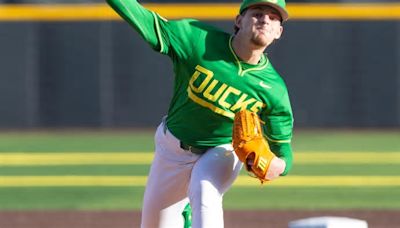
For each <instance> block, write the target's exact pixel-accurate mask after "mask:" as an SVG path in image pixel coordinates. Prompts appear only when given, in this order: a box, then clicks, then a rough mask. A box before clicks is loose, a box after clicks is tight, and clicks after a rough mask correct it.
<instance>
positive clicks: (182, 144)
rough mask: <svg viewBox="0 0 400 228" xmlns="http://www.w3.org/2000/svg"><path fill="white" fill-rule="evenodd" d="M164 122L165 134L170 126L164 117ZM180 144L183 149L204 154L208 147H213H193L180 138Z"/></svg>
mask: <svg viewBox="0 0 400 228" xmlns="http://www.w3.org/2000/svg"><path fill="white" fill-rule="evenodd" d="M163 124H164V128H163V131H164V134H166V133H167V129H168V128H167V123H166V121H165V118H164V119H163ZM179 146H180V147H181V149H184V150H187V151H190V152H192V153H194V154H204V153H205V152H206V151H207V150H208V149H210V148H211V147H205V148H196V147H193V146H191V145H188V144H186V143H184V142H182V141H180V140H179Z"/></svg>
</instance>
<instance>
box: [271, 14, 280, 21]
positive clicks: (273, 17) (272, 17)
mask: <svg viewBox="0 0 400 228" xmlns="http://www.w3.org/2000/svg"><path fill="white" fill-rule="evenodd" d="M268 16H269V19H270V20H271V21H280V20H281V18H280V17H279V16H278V15H276V14H269V15H268Z"/></svg>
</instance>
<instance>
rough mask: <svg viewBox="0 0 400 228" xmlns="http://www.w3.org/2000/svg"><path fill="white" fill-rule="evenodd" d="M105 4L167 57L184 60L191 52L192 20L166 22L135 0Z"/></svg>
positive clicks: (115, 0)
mask: <svg viewBox="0 0 400 228" xmlns="http://www.w3.org/2000/svg"><path fill="white" fill-rule="evenodd" d="M107 3H108V4H109V5H110V6H111V7H112V8H113V9H114V10H115V11H116V12H117V13H118V14H119V15H120V16H121V17H122V18H123V19H124V20H125V21H126V22H128V23H129V24H130V25H131V26H132V27H133V28H134V29H135V30H136V31H137V32H138V33H139V34H140V36H142V37H143V38H144V40H145V41H146V42H147V43H149V44H150V46H151V47H152V48H153V49H154V50H156V51H158V52H160V53H162V54H167V55H169V56H174V57H175V58H178V59H185V58H187V57H188V56H190V53H191V51H192V49H193V48H192V46H191V45H192V43H193V40H192V37H193V36H196V35H197V33H196V32H194V31H193V26H192V25H191V23H192V22H193V20H179V21H168V20H166V19H165V18H163V17H161V16H160V15H158V14H157V13H155V12H153V11H151V10H148V9H146V8H145V7H143V6H142V5H141V4H139V3H138V2H137V0H107Z"/></svg>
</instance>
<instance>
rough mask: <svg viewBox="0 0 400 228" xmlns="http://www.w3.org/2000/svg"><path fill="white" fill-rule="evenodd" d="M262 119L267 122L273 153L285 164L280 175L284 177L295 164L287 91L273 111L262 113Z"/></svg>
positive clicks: (266, 127)
mask: <svg viewBox="0 0 400 228" xmlns="http://www.w3.org/2000/svg"><path fill="white" fill-rule="evenodd" d="M261 118H262V120H263V121H264V122H265V125H264V134H265V138H266V139H267V141H268V144H269V146H270V148H271V151H272V152H273V153H274V154H275V155H276V156H277V157H278V158H280V159H282V160H283V161H284V162H285V168H284V171H283V172H282V173H281V174H280V175H281V176H284V175H286V174H287V173H288V172H289V171H290V169H291V168H292V163H293V153H292V146H291V139H292V134H293V113H292V108H291V105H290V100H289V95H288V93H287V91H285V92H284V93H283V95H282V97H281V98H280V99H278V100H277V102H276V104H275V105H274V106H273V107H272V108H271V110H269V111H268V112H263V113H262V115H261Z"/></svg>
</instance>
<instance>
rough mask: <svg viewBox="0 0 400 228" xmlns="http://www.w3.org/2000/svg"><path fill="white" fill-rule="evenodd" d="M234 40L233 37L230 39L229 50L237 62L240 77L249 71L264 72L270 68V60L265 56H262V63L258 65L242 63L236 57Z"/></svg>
mask: <svg viewBox="0 0 400 228" xmlns="http://www.w3.org/2000/svg"><path fill="white" fill-rule="evenodd" d="M232 40H233V35H232V36H231V37H230V38H229V49H230V50H231V53H232V55H233V57H234V58H235V62H236V64H237V66H238V75H239V76H244V74H245V73H247V72H249V71H258V70H263V69H265V68H266V67H267V66H268V63H269V60H268V58H266V57H265V55H262V56H261V59H260V62H259V63H258V64H256V65H252V64H248V63H245V62H243V61H241V60H240V59H239V57H238V56H237V55H236V53H235V51H234V50H233V47H232Z"/></svg>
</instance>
